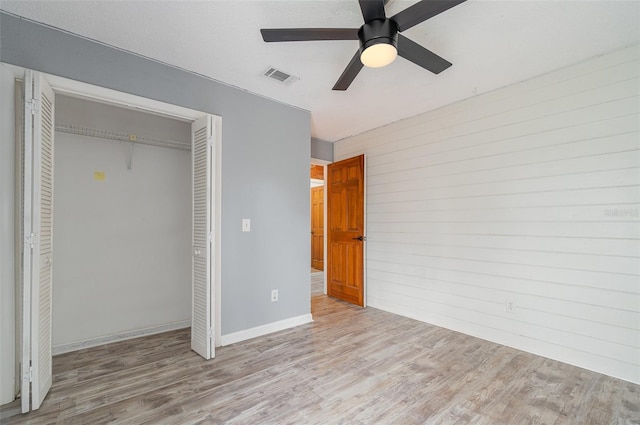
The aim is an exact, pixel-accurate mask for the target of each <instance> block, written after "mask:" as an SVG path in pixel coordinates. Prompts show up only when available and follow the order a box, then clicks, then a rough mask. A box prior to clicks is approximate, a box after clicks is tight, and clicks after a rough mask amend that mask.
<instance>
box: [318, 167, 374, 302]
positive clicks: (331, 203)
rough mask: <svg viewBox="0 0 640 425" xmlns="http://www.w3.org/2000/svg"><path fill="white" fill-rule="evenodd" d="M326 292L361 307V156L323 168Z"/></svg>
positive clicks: (362, 207)
mask: <svg viewBox="0 0 640 425" xmlns="http://www.w3.org/2000/svg"><path fill="white" fill-rule="evenodd" d="M326 188H327V214H328V217H327V238H328V241H327V242H328V243H327V293H328V295H329V296H330V297H335V298H339V299H341V300H344V301H348V302H350V303H353V304H357V305H359V306H364V241H365V237H364V155H360V156H357V157H354V158H349V159H345V160H343V161H339V162H335V163H333V164H330V165H329V166H328V171H327V184H326Z"/></svg>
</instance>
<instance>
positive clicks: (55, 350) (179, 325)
mask: <svg viewBox="0 0 640 425" xmlns="http://www.w3.org/2000/svg"><path fill="white" fill-rule="evenodd" d="M190 326H191V320H182V321H180V322H174V323H168V324H166V325H160V326H152V327H150V328H145V329H137V330H134V331H127V332H123V333H119V334H115V335H107V336H100V337H97V338H91V339H87V340H84V341H78V342H70V343H67V344H60V345H54V346H53V347H52V354H53V355H54V356H55V355H56V354H62V353H69V352H71V351H77V350H82V349H83V348H89V347H96V346H98V345H103V344H109V343H111V342H117V341H124V340H127V339H133V338H139V337H141V336H147V335H154V334H159V333H162V332H168V331H173V330H176V329H184V328H188V327H190Z"/></svg>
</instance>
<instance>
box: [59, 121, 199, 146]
mask: <svg viewBox="0 0 640 425" xmlns="http://www.w3.org/2000/svg"><path fill="white" fill-rule="evenodd" d="M56 131H59V132H61V133H67V134H75V135H78V136H87V137H96V138H100V139H107V140H115V141H118V142H129V143H140V144H142V145H149V146H157V147H161V148H169V149H179V150H183V151H190V150H191V146H190V143H184V142H176V141H174V140H163V139H157V138H153V137H145V136H140V135H136V137H135V140H132V138H131V137H130V134H128V133H119V132H115V131H109V130H101V129H97V128H87V127H80V126H77V125H72V124H63V123H56Z"/></svg>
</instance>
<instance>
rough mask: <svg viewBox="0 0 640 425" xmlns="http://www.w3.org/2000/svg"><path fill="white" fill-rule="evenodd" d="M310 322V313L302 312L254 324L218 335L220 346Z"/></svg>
mask: <svg viewBox="0 0 640 425" xmlns="http://www.w3.org/2000/svg"><path fill="white" fill-rule="evenodd" d="M311 322H313V316H311V314H303V315H302V316H297V317H291V318H289V319H285V320H280V321H278V322H273V323H268V324H266V325H262V326H256V327H255V328H251V329H245V330H243V331H238V332H234V333H230V334H227V335H222V336H221V337H220V344H221V345H222V346H225V345H230V344H235V343H236V342H240V341H246V340H247V339H251V338H256V337H259V336H263V335H267V334H270V333H273V332H278V331H282V330H285V329H289V328H293V327H294V326H299V325H304V324H305V323H311Z"/></svg>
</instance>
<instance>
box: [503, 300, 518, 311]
mask: <svg viewBox="0 0 640 425" xmlns="http://www.w3.org/2000/svg"><path fill="white" fill-rule="evenodd" d="M515 308H516V302H515V301H513V300H506V301H505V302H504V310H505V311H506V312H507V313H513V310H515Z"/></svg>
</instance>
